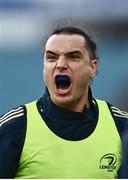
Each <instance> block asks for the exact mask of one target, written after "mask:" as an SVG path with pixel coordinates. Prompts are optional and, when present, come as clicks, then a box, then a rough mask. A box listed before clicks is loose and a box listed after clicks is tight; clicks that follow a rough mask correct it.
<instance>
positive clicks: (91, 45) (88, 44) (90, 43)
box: [52, 26, 98, 60]
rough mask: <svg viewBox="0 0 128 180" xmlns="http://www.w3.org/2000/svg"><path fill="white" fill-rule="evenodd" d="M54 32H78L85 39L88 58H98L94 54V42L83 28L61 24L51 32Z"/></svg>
mask: <svg viewBox="0 0 128 180" xmlns="http://www.w3.org/2000/svg"><path fill="white" fill-rule="evenodd" d="M54 34H71V35H73V34H78V35H81V36H83V37H84V39H85V43H86V47H87V49H88V50H89V56H90V59H91V60H92V59H98V57H97V55H96V43H95V42H94V41H93V40H92V39H91V38H90V36H89V35H88V34H87V33H86V32H85V31H84V30H82V29H80V28H78V27H74V26H63V27H60V28H57V29H55V30H54V31H53V32H52V35H54Z"/></svg>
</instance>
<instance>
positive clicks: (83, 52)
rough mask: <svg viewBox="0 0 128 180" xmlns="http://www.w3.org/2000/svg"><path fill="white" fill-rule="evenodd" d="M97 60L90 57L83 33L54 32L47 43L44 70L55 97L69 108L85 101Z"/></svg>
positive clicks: (60, 103)
mask: <svg viewBox="0 0 128 180" xmlns="http://www.w3.org/2000/svg"><path fill="white" fill-rule="evenodd" d="M96 62H97V61H96V60H90V58H89V52H88V50H87V48H86V45H85V39H84V38H83V37H82V36H81V35H68V34H59V35H52V36H51V37H50V38H49V39H48V41H47V43H46V46H45V54H44V71H43V74H44V81H45V83H46V86H47V88H48V90H49V93H50V97H51V99H52V101H53V102H54V103H55V104H57V105H59V106H61V107H69V108H70V106H71V107H73V106H75V105H77V104H79V103H83V104H84V103H85V101H86V100H87V96H88V86H89V83H90V78H91V77H92V76H93V74H95V73H96ZM84 105H85V104H84Z"/></svg>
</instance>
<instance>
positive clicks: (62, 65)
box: [56, 55, 68, 70]
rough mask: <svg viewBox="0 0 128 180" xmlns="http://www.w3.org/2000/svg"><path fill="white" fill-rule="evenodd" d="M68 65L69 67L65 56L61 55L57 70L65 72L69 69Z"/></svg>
mask: <svg viewBox="0 0 128 180" xmlns="http://www.w3.org/2000/svg"><path fill="white" fill-rule="evenodd" d="M67 67H68V65H67V61H66V58H65V56H64V55H60V56H59V58H58V61H57V65H56V68H57V69H59V70H64V69H67Z"/></svg>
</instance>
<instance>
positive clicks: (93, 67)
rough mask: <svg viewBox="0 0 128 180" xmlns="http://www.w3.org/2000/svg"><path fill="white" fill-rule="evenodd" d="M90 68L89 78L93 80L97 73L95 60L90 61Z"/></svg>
mask: <svg viewBox="0 0 128 180" xmlns="http://www.w3.org/2000/svg"><path fill="white" fill-rule="evenodd" d="M90 66H91V72H90V78H93V77H94V76H95V75H96V72H97V59H93V60H91V62H90Z"/></svg>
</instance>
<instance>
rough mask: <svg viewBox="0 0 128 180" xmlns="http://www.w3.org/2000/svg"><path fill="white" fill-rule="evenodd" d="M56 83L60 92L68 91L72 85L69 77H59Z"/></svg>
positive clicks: (56, 78)
mask: <svg viewBox="0 0 128 180" xmlns="http://www.w3.org/2000/svg"><path fill="white" fill-rule="evenodd" d="M55 83H56V87H57V89H58V90H67V89H69V87H70V85H71V79H70V77H69V76H67V75H57V76H56V77H55Z"/></svg>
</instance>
